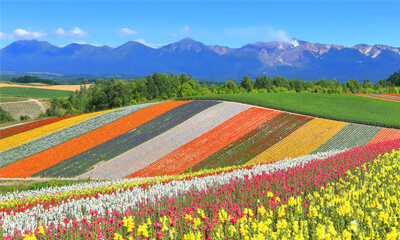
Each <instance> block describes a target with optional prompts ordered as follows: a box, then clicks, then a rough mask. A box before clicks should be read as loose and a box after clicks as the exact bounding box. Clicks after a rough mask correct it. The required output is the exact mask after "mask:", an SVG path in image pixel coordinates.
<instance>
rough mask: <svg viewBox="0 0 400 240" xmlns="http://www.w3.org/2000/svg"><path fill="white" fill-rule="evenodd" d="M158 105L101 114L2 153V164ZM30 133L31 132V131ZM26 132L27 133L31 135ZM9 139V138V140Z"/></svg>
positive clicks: (126, 108)
mask: <svg viewBox="0 0 400 240" xmlns="http://www.w3.org/2000/svg"><path fill="white" fill-rule="evenodd" d="M154 104H157V103H146V104H140V105H134V106H129V107H125V108H120V109H115V110H112V111H110V110H108V111H105V113H103V114H100V115H98V116H96V117H94V118H91V119H89V120H87V121H83V122H81V123H78V124H75V125H72V126H70V127H68V128H65V129H63V130H62V131H58V132H54V133H52V134H48V135H45V136H43V137H41V138H38V139H35V140H33V141H30V142H27V143H24V144H21V145H18V146H16V147H14V148H11V149H8V150H6V151H3V152H1V153H0V156H1V158H2V163H4V165H1V166H5V165H8V164H10V163H13V162H16V161H18V160H21V159H24V158H27V157H29V156H32V155H34V154H37V153H40V152H43V151H45V150H47V149H50V148H52V147H55V146H57V145H59V144H62V143H64V142H66V141H68V140H71V139H73V138H76V137H79V136H81V135H83V134H85V133H88V132H90V131H92V130H95V129H97V128H99V127H101V126H103V125H105V124H108V123H111V122H113V121H115V120H117V119H119V118H122V117H124V116H126V115H129V114H131V113H133V112H135V111H138V110H140V109H142V108H145V107H148V106H152V105H154ZM29 132H30V131H29ZM29 132H26V133H29ZM7 139H8V138H7Z"/></svg>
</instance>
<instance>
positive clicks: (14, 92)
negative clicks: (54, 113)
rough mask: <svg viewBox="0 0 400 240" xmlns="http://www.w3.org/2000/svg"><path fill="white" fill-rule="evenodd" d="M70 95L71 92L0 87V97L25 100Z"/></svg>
mask: <svg viewBox="0 0 400 240" xmlns="http://www.w3.org/2000/svg"><path fill="white" fill-rule="evenodd" d="M70 93H71V91H62V90H52V89H39V88H22V87H0V95H7V96H14V97H27V98H52V97H68V96H69V94H70ZM0 98H3V97H0Z"/></svg>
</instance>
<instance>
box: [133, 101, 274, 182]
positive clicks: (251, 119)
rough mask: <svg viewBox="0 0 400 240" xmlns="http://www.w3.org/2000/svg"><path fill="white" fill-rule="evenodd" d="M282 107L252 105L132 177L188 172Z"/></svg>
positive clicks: (269, 117) (272, 115) (266, 119)
mask: <svg viewBox="0 0 400 240" xmlns="http://www.w3.org/2000/svg"><path fill="white" fill-rule="evenodd" d="M280 113H281V112H279V111H273V110H267V109H263V108H258V107H252V108H249V109H247V110H245V111H243V112H241V113H239V114H237V115H235V116H234V117H232V118H230V119H228V120H227V121H225V122H224V123H222V124H221V125H219V126H217V127H215V128H213V129H211V130H210V131H208V132H207V133H205V134H203V135H201V136H199V137H198V138H196V139H193V140H192V141H190V142H188V143H187V144H185V145H183V146H181V147H179V148H177V149H175V150H174V151H172V152H171V153H169V154H167V155H165V156H164V157H162V158H160V159H159V160H157V161H155V162H154V163H152V164H150V165H149V166H147V167H145V168H143V169H141V170H139V171H138V172H135V173H133V174H131V175H129V177H139V176H141V177H148V176H156V175H159V174H161V175H174V174H179V173H182V172H184V171H185V170H186V169H187V168H190V167H193V166H194V165H196V164H197V163H199V162H200V161H202V160H203V159H205V158H207V157H208V156H210V155H211V154H213V153H214V152H216V151H218V150H219V149H221V148H223V147H225V146H226V145H228V144H230V143H232V142H234V141H236V140H237V139H239V138H241V137H243V136H244V135H245V134H247V133H248V132H250V131H252V130H254V129H255V128H256V127H258V126H260V125H261V124H263V123H264V122H265V121H268V120H269V119H271V118H273V117H275V116H276V115H278V114H280Z"/></svg>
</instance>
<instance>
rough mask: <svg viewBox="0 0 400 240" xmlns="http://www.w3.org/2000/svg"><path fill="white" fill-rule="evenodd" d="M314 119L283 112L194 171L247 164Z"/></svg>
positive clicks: (197, 166)
mask: <svg viewBox="0 0 400 240" xmlns="http://www.w3.org/2000/svg"><path fill="white" fill-rule="evenodd" d="M312 119H313V118H312V117H306V116H302V115H296V114H290V113H285V112H283V113H281V114H279V115H278V116H276V117H273V118H272V119H270V120H268V121H266V122H265V123H263V124H262V125H261V126H259V127H257V128H256V129H254V130H253V131H251V132H249V133H248V134H246V135H245V136H243V137H241V138H240V139H238V140H236V141H235V142H233V143H231V144H229V145H227V146H226V147H224V148H222V149H220V150H219V151H217V152H215V153H214V154H212V155H211V156H209V157H207V158H206V159H204V160H203V161H201V162H199V163H198V164H196V165H195V166H193V168H192V171H200V170H201V169H213V168H220V167H228V166H235V165H243V164H246V163H247V162H248V161H250V160H251V159H253V158H255V157H256V156H257V155H258V154H260V153H262V152H264V151H265V150H267V149H268V148H270V147H271V146H273V145H274V144H276V143H277V142H279V141H281V140H282V139H284V138H285V137H287V136H289V135H290V134H291V133H293V132H294V131H296V130H297V129H299V128H300V127H302V126H303V125H304V124H305V123H307V122H309V121H310V120H312Z"/></svg>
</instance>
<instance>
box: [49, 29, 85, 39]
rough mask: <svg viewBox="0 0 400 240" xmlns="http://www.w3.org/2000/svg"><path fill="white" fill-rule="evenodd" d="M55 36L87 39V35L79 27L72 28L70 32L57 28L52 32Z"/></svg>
mask: <svg viewBox="0 0 400 240" xmlns="http://www.w3.org/2000/svg"><path fill="white" fill-rule="evenodd" d="M54 33H55V35H57V36H59V37H87V36H89V34H88V33H87V32H85V31H84V30H82V29H80V28H79V27H74V29H72V30H71V31H65V30H64V29H63V28H61V27H60V28H57V29H56V30H55V31H54Z"/></svg>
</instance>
